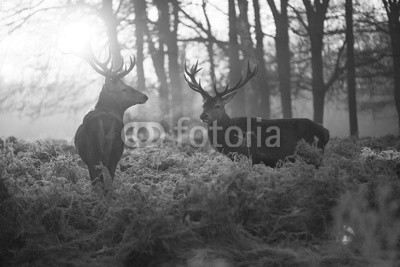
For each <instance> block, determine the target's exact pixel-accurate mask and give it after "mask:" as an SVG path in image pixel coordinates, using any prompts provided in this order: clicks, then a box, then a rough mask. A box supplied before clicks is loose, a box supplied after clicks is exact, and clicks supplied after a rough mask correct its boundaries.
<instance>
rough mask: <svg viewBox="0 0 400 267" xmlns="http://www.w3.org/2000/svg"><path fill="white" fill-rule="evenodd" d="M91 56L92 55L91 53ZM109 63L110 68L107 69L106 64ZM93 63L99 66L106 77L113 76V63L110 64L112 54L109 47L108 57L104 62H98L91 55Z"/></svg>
mask: <svg viewBox="0 0 400 267" xmlns="http://www.w3.org/2000/svg"><path fill="white" fill-rule="evenodd" d="M92 54H93V53H92ZM110 61H111V67H110V68H108V64H109V63H110ZM93 62H94V63H95V64H96V65H97V66H99V67H100V68H101V69H102V70H103V71H104V72H105V73H107V76H113V72H112V69H113V62H112V52H111V48H110V46H108V57H107V59H106V61H105V62H100V61H99V60H98V59H97V58H96V57H95V56H94V55H93Z"/></svg>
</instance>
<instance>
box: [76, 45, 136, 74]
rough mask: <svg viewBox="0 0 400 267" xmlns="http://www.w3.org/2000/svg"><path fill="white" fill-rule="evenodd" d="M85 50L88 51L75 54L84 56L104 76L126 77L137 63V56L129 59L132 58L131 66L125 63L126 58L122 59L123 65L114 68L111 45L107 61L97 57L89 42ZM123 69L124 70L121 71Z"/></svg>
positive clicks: (130, 58)
mask: <svg viewBox="0 0 400 267" xmlns="http://www.w3.org/2000/svg"><path fill="white" fill-rule="evenodd" d="M85 51H86V53H82V54H75V55H76V56H78V57H80V58H82V59H83V60H85V61H86V62H88V63H89V65H90V66H91V67H92V68H93V69H94V70H95V71H96V72H97V73H99V74H101V75H103V76H104V77H108V78H118V79H121V78H123V77H125V76H126V75H127V74H128V73H129V72H131V71H132V69H133V68H134V67H135V64H136V59H135V57H134V58H133V59H132V57H129V60H130V63H129V67H127V66H126V65H125V63H124V59H121V65H120V66H119V67H118V69H116V70H113V61H112V53H111V48H110V46H108V57H107V59H106V61H104V62H100V61H99V60H98V59H97V58H96V56H95V55H94V53H93V49H92V47H91V46H90V45H89V44H87V46H86V48H85ZM110 62H111V65H110V67H108V65H109V64H110ZM122 69H123V71H121V70H122Z"/></svg>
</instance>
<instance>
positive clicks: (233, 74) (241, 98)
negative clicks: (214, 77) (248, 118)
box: [228, 0, 246, 115]
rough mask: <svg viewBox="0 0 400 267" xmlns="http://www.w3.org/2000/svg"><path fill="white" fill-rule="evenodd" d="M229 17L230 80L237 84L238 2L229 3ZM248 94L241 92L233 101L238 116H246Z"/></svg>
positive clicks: (238, 77)
mask: <svg viewBox="0 0 400 267" xmlns="http://www.w3.org/2000/svg"><path fill="white" fill-rule="evenodd" d="M228 4H229V6H228V9H229V11H228V15H229V80H230V81H231V82H232V83H236V82H237V81H238V80H239V79H240V77H241V76H240V74H241V71H240V59H239V44H238V32H237V27H238V21H237V14H236V0H229V2H228ZM245 99H246V94H245V92H244V90H239V91H238V93H237V95H236V98H235V99H234V100H233V101H232V104H231V106H232V109H233V110H234V111H235V113H237V114H242V115H243V114H245V112H246V101H245Z"/></svg>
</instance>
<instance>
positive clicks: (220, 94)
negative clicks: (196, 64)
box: [214, 62, 258, 98]
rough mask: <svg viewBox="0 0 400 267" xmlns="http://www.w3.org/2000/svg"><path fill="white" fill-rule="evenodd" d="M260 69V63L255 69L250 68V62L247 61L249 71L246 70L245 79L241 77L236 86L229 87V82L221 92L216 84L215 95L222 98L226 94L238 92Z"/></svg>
mask: <svg viewBox="0 0 400 267" xmlns="http://www.w3.org/2000/svg"><path fill="white" fill-rule="evenodd" d="M257 71H258V65H256V66H255V67H254V69H253V70H251V68H250V62H247V72H246V77H245V78H244V79H243V77H242V78H240V80H239V81H238V82H237V83H236V85H235V86H233V87H230V88H229V84H228V85H227V86H226V87H225V89H224V90H223V91H222V92H219V91H218V90H217V86H216V85H215V84H214V92H215V96H217V97H219V98H222V97H224V96H227V95H230V94H232V93H234V92H236V91H237V90H239V89H240V88H241V87H243V86H245V85H246V83H248V82H249V81H250V79H251V78H253V77H254V76H255V75H256V74H257Z"/></svg>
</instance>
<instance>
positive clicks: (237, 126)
mask: <svg viewBox="0 0 400 267" xmlns="http://www.w3.org/2000/svg"><path fill="white" fill-rule="evenodd" d="M197 67H198V62H197V63H196V64H195V65H194V66H192V67H191V69H190V70H188V69H187V67H186V65H185V73H186V75H184V78H185V80H186V83H187V84H188V85H189V87H190V88H191V89H192V90H194V91H195V92H197V93H200V94H201V95H202V97H203V100H204V104H203V113H202V114H201V116H200V119H201V120H202V121H203V122H205V123H207V124H208V137H209V139H210V142H211V144H212V145H213V146H214V147H215V148H216V149H217V150H218V151H219V152H221V153H223V154H226V155H228V156H230V157H231V158H232V155H233V154H232V153H234V152H236V153H238V154H241V155H245V156H247V157H250V158H251V159H252V162H253V164H257V163H261V162H263V163H264V164H266V165H268V166H271V167H274V166H275V165H276V163H277V162H278V161H279V160H284V159H285V158H286V157H288V156H291V155H293V154H294V153H295V150H296V146H297V143H298V142H299V141H300V140H302V139H304V140H305V141H306V142H307V143H310V144H313V143H314V142H315V141H317V146H318V147H319V148H320V149H322V150H323V149H324V147H325V145H326V144H327V142H328V140H329V131H328V130H327V129H325V128H324V127H323V126H321V125H319V124H317V123H314V122H313V121H311V120H309V119H275V120H265V119H261V118H246V117H240V118H230V117H229V116H228V114H227V113H226V111H225V105H226V104H227V103H229V102H230V101H231V100H232V99H233V97H234V96H235V94H236V93H237V90H238V89H239V88H241V87H243V86H244V85H245V84H246V83H247V82H248V81H249V80H250V79H251V78H253V77H254V76H255V75H256V74H257V66H256V67H255V68H254V69H253V70H251V68H250V64H248V65H247V73H246V77H245V78H244V79H243V78H241V79H240V80H239V81H238V82H237V84H236V85H234V86H233V87H229V85H227V86H226V87H225V88H224V89H223V90H222V91H220V90H217V86H216V84H214V88H213V89H214V93H215V95H214V96H212V95H210V94H209V93H208V92H207V91H206V90H204V89H203V88H202V86H201V83H200V80H199V81H197V80H196V78H195V76H196V74H197V73H198V72H199V71H200V70H201V69H198V68H197Z"/></svg>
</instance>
